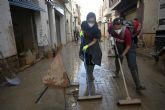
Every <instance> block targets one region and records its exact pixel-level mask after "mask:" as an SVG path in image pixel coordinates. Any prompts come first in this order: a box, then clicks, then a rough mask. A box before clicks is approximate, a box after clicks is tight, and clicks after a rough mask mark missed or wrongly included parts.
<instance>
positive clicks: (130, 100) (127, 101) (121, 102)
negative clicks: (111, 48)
mask: <svg viewBox="0 0 165 110" xmlns="http://www.w3.org/2000/svg"><path fill="white" fill-rule="evenodd" d="M114 41H115V39H114ZM115 50H116V54H117V55H119V53H118V49H117V46H116V41H115ZM118 62H119V66H120V70H121V74H122V78H123V83H124V88H125V91H126V99H122V100H119V101H118V105H140V104H141V100H140V99H133V98H131V97H130V94H129V91H128V87H127V83H126V80H125V75H124V72H123V68H122V64H121V60H120V58H119V57H118Z"/></svg>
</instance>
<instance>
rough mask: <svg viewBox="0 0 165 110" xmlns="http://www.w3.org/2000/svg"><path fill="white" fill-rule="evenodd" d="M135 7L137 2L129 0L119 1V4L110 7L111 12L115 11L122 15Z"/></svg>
mask: <svg viewBox="0 0 165 110" xmlns="http://www.w3.org/2000/svg"><path fill="white" fill-rule="evenodd" d="M136 5H137V0H131V2H130V0H119V2H118V3H116V4H115V5H114V6H113V7H112V10H117V11H119V12H121V13H122V12H126V11H128V10H130V9H132V8H135V7H136Z"/></svg>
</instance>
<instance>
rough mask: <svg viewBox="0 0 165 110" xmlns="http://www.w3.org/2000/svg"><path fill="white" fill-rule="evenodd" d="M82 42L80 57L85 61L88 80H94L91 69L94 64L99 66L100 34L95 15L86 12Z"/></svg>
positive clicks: (100, 56) (100, 54)
mask: <svg viewBox="0 0 165 110" xmlns="http://www.w3.org/2000/svg"><path fill="white" fill-rule="evenodd" d="M82 27H83V29H82V30H83V32H84V38H83V40H84V42H83V43H81V45H80V53H79V54H80V59H82V60H83V61H84V55H85V61H86V69H87V77H88V79H89V80H90V81H93V80H94V76H93V70H94V66H95V65H99V66H101V59H102V52H101V49H100V45H99V39H100V36H101V33H100V30H99V29H98V26H97V22H96V15H95V14H94V13H93V12H90V13H88V15H87V18H86V21H85V22H83V26H82Z"/></svg>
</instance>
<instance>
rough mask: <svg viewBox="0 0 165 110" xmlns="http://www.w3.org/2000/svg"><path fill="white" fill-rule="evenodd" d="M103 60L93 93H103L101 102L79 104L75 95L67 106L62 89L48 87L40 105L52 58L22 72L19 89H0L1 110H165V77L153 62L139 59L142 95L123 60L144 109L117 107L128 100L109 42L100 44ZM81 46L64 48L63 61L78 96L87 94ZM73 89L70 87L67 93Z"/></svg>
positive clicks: (68, 96)
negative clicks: (40, 95)
mask: <svg viewBox="0 0 165 110" xmlns="http://www.w3.org/2000/svg"><path fill="white" fill-rule="evenodd" d="M101 47H102V52H103V59H102V66H101V67H98V66H97V67H95V70H94V76H95V81H94V83H93V86H92V93H93V94H95V93H96V94H102V95H103V99H102V100H93V101H83V102H77V101H76V100H75V99H74V97H73V95H69V94H67V96H66V103H65V99H64V93H63V90H62V89H57V88H48V90H47V91H46V93H45V94H44V96H43V97H42V98H41V100H40V101H39V103H37V104H36V103H35V100H36V99H37V97H38V96H39V94H40V92H41V91H42V90H43V89H44V85H43V83H42V81H41V79H42V77H43V75H44V74H46V72H47V70H48V69H49V66H50V64H51V62H52V59H44V60H42V61H40V62H39V63H37V64H35V65H34V66H32V67H30V68H28V69H26V70H25V71H23V72H21V73H19V77H20V78H21V81H22V83H21V85H20V86H15V87H13V86H11V87H0V88H1V89H0V107H1V110H65V107H66V109H67V110H156V109H158V110H165V108H164V105H165V102H164V98H165V76H163V75H162V74H161V73H160V72H159V70H158V69H157V65H156V64H155V63H154V60H152V59H151V58H148V57H140V56H138V65H139V73H140V77H141V81H142V83H143V84H144V85H145V86H146V88H147V89H146V90H145V91H143V92H142V93H141V94H139V93H136V92H135V87H134V83H133V81H132V77H131V75H130V72H129V70H128V67H127V62H126V61H124V63H123V67H124V72H125V74H126V79H127V84H128V87H129V91H130V94H131V96H132V97H133V98H140V99H141V100H142V105H141V106H123V107H122V106H117V105H116V103H117V101H118V99H124V98H125V91H124V89H123V83H122V79H121V77H120V78H119V79H113V77H112V75H113V72H114V70H115V66H114V58H108V57H107V51H108V50H107V43H106V42H102V43H101ZM78 52H79V46H78V44H75V43H69V44H67V46H65V47H64V48H63V51H62V58H63V62H64V65H65V68H66V70H67V73H68V76H69V78H70V80H71V82H75V83H77V82H79V95H84V94H86V75H85V70H84V65H83V62H81V61H80V59H79V56H78V54H79V53H78ZM72 89H74V87H72V88H68V89H67V91H69V90H72Z"/></svg>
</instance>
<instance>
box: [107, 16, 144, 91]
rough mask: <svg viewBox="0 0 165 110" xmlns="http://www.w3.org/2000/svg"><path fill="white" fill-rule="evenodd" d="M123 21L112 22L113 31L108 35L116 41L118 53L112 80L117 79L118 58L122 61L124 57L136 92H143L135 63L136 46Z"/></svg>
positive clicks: (118, 19)
mask: <svg viewBox="0 0 165 110" xmlns="http://www.w3.org/2000/svg"><path fill="white" fill-rule="evenodd" d="M122 21H123V20H122V19H121V18H116V19H114V21H113V28H112V29H113V30H112V31H111V32H112V33H110V34H111V35H112V36H113V37H114V38H115V39H116V46H117V49H118V50H116V51H118V52H115V53H118V55H116V58H115V64H116V71H115V76H114V78H118V77H119V71H120V66H119V62H118V58H120V61H121V62H122V61H123V58H124V56H126V58H127V63H128V67H129V69H130V72H131V74H132V78H133V80H134V82H135V85H136V90H137V91H139V90H144V89H145V87H144V86H142V84H141V82H140V79H139V74H138V66H137V62H136V46H135V44H134V43H133V41H132V34H131V31H130V30H129V28H128V27H126V26H123V25H122V24H123V22H122Z"/></svg>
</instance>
